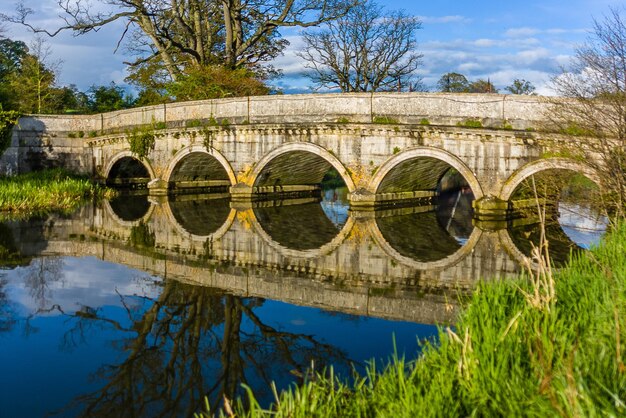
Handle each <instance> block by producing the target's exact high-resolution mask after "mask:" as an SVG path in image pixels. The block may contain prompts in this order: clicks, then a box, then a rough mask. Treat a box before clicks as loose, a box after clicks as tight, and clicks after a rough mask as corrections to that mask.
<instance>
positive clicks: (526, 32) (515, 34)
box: [504, 28, 539, 38]
mask: <svg viewBox="0 0 626 418" xmlns="http://www.w3.org/2000/svg"><path fill="white" fill-rule="evenodd" d="M538 33H539V29H536V28H512V29H509V30H507V31H506V32H504V36H506V37H507V38H523V37H530V36H534V35H536V34H538Z"/></svg>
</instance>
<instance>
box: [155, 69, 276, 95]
mask: <svg viewBox="0 0 626 418" xmlns="http://www.w3.org/2000/svg"><path fill="white" fill-rule="evenodd" d="M166 89H167V92H168V93H169V94H170V95H171V96H173V97H175V98H176V100H200V99H219V98H223V97H238V96H255V95H256V96H258V95H263V94H268V93H269V92H270V90H269V88H267V86H266V85H265V84H263V82H262V81H260V80H258V79H256V78H255V77H254V75H253V74H252V73H251V72H250V71H248V70H246V69H243V68H240V69H236V70H231V69H228V68H225V67H221V66H207V67H197V68H193V69H190V70H189V71H188V72H187V74H186V75H183V76H181V77H179V78H178V80H177V81H175V82H172V83H170V84H169V85H167V86H166Z"/></svg>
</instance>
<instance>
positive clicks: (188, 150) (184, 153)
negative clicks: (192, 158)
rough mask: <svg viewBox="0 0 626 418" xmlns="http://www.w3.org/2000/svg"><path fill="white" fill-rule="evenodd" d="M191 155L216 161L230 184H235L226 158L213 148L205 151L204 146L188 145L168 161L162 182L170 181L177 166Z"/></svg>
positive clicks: (235, 179) (233, 174)
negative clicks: (202, 156)
mask: <svg viewBox="0 0 626 418" xmlns="http://www.w3.org/2000/svg"><path fill="white" fill-rule="evenodd" d="M192 153H198V154H202V155H206V156H210V157H212V158H214V159H216V160H217V161H218V162H219V163H220V165H221V166H222V168H223V169H224V171H226V175H227V176H228V180H229V181H230V184H231V185H235V184H237V177H236V176H235V172H234V171H233V168H232V167H231V165H230V163H229V162H228V160H227V159H226V157H224V156H223V155H222V154H221V153H220V152H218V151H217V150H215V149H213V148H210V149H209V150H208V151H207V149H206V147H205V146H204V145H190V146H188V147H185V148H183V149H181V150H180V151H178V152H177V153H176V155H175V156H174V158H173V159H172V161H170V164H169V165H168V167H167V170H166V172H165V175H164V176H163V180H165V181H166V182H169V181H171V178H172V175H173V174H174V172H175V170H176V168H177V166H178V164H179V163H180V162H181V161H182V160H184V159H185V158H187V157H189V155H190V154H192Z"/></svg>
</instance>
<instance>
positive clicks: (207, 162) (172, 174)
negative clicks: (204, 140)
mask: <svg viewBox="0 0 626 418" xmlns="http://www.w3.org/2000/svg"><path fill="white" fill-rule="evenodd" d="M199 176H208V177H211V176H213V178H210V180H228V181H229V182H230V185H231V186H233V185H235V184H237V177H236V176H235V172H234V171H233V168H232V166H231V165H230V162H229V161H228V160H227V159H226V157H224V156H223V155H222V154H221V153H220V152H219V151H217V150H216V149H214V148H209V149H208V150H207V148H206V147H205V146H204V145H197V144H196V145H190V146H187V147H185V148H183V149H181V150H180V151H178V152H177V153H176V155H174V158H173V159H172V161H170V163H169V165H168V167H167V170H166V171H165V174H164V176H163V180H165V181H166V182H168V183H170V182H172V181H176V180H194V179H195V178H196V177H199ZM207 179H208V178H207Z"/></svg>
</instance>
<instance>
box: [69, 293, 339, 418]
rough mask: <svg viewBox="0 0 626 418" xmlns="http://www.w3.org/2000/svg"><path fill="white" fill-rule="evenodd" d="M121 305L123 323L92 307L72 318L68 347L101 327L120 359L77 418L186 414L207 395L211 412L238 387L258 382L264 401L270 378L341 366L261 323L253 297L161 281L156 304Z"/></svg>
mask: <svg viewBox="0 0 626 418" xmlns="http://www.w3.org/2000/svg"><path fill="white" fill-rule="evenodd" d="M122 302H123V304H124V306H125V308H126V314H127V315H126V317H127V319H128V320H126V319H125V320H124V321H120V320H113V319H111V318H107V317H106V316H104V315H102V313H101V312H99V311H98V310H93V309H90V308H83V309H82V310H81V311H80V312H78V313H76V314H74V315H72V317H73V318H72V320H73V321H75V323H74V327H73V329H72V330H71V331H70V332H69V333H68V335H66V337H65V339H66V342H71V343H72V344H74V343H75V342H76V341H81V340H82V339H83V338H88V335H89V334H90V333H92V332H97V331H98V330H103V329H105V330H108V331H117V332H118V333H122V335H124V338H123V339H120V340H118V341H116V342H115V343H114V347H116V348H118V349H120V350H122V351H124V353H125V354H126V359H125V360H124V361H123V362H122V363H120V364H117V365H107V366H103V367H101V368H100V369H99V370H98V371H97V373H96V377H97V378H99V379H102V380H103V381H105V382H106V383H105V384H104V386H103V387H102V388H101V389H100V390H98V391H97V392H94V393H91V394H87V395H84V396H81V397H80V398H78V399H77V400H76V401H75V402H76V403H77V404H79V405H80V406H81V408H83V414H82V415H83V416H89V417H92V416H96V417H98V416H106V417H109V416H116V417H131V416H132V417H135V416H151V417H158V416H168V417H169V416H173V415H184V416H190V415H191V414H192V413H193V412H194V411H196V409H197V408H199V407H200V405H201V403H202V400H203V398H204V396H205V395H206V396H208V398H209V399H210V400H211V401H212V406H213V407H216V406H217V405H218V402H219V401H220V400H221V399H223V397H224V396H226V397H228V398H233V397H235V396H238V395H241V392H240V391H241V389H240V384H241V383H250V384H255V385H259V384H261V385H260V386H261V390H262V389H264V388H265V389H266V390H267V391H268V393H267V395H268V396H269V388H270V382H271V381H272V380H275V379H276V378H277V377H278V378H280V377H281V376H286V375H288V374H289V372H291V371H294V370H295V371H297V373H298V374H304V372H305V370H306V368H307V366H308V365H309V364H310V362H311V361H312V360H313V359H315V360H316V362H319V363H322V365H323V364H324V362H326V361H332V362H334V363H339V362H345V361H346V359H345V358H344V355H343V354H342V353H341V352H339V351H338V349H336V348H334V347H332V346H329V345H325V344H321V343H319V342H317V341H316V340H315V339H314V338H313V337H312V336H309V335H303V334H291V333H288V332H284V331H281V330H278V329H276V328H273V327H271V326H269V325H266V324H265V323H263V321H262V320H261V318H259V316H258V315H257V314H256V313H255V309H256V308H257V307H259V306H260V305H262V304H263V301H262V300H259V299H243V298H238V297H235V296H232V295H225V294H223V293H221V292H220V291H218V290H215V289H210V288H206V287H197V286H190V285H184V284H181V283H178V282H173V281H167V282H166V283H165V287H164V289H163V292H162V293H161V295H160V296H159V298H158V299H157V300H147V299H143V300H140V299H138V298H131V299H129V298H126V297H122ZM141 302H143V303H141ZM318 359H319V360H318ZM339 364H341V363H339ZM74 406H76V405H70V406H69V407H70V408H71V407H74Z"/></svg>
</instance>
